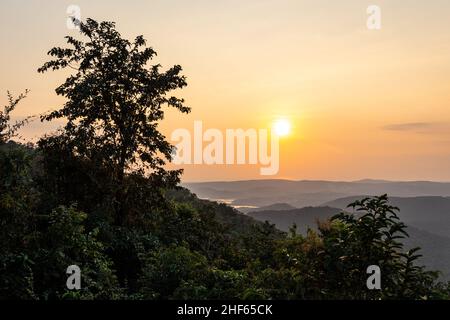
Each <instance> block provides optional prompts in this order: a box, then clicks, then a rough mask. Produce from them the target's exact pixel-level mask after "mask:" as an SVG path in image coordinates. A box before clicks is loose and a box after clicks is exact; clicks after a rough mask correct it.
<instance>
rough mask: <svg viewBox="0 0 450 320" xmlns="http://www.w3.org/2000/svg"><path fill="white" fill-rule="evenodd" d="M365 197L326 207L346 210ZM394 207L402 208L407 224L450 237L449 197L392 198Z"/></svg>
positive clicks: (328, 203) (404, 220)
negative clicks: (349, 205) (348, 206)
mask: <svg viewBox="0 0 450 320" xmlns="http://www.w3.org/2000/svg"><path fill="white" fill-rule="evenodd" d="M363 197H364V196H361V195H360V196H353V197H346V198H340V199H336V200H333V201H328V202H326V203H324V204H323V205H325V206H330V207H335V208H340V209H344V208H346V207H347V205H348V204H349V203H351V202H354V201H355V200H358V199H361V198H363ZM389 201H390V203H391V204H392V205H394V206H396V207H399V208H400V213H399V216H400V218H401V220H402V221H403V222H405V223H406V224H408V225H410V226H413V227H416V228H419V229H421V230H424V231H428V232H431V233H434V234H437V235H440V236H443V237H448V236H450V198H448V197H429V196H427V197H411V198H401V197H390V198H389Z"/></svg>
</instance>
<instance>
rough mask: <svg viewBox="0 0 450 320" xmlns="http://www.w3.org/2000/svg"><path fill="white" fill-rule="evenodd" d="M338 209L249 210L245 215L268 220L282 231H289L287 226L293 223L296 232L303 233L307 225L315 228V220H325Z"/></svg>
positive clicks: (338, 210) (337, 211)
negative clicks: (295, 226)
mask: <svg viewBox="0 0 450 320" xmlns="http://www.w3.org/2000/svg"><path fill="white" fill-rule="evenodd" d="M340 211H341V210H340V209H337V208H331V207H306V208H301V209H293V210H281V211H280V210H266V211H256V212H249V213H248V214H247V215H249V216H251V217H253V218H255V219H257V220H260V221H269V222H271V223H273V224H275V226H276V227H277V228H278V229H280V230H283V231H289V228H290V227H292V225H293V224H294V223H295V224H296V225H297V230H298V232H300V233H303V234H305V233H306V230H307V229H308V227H309V228H311V229H317V221H319V220H320V221H326V220H327V219H329V218H331V217H332V216H333V215H335V214H337V213H339V212H340Z"/></svg>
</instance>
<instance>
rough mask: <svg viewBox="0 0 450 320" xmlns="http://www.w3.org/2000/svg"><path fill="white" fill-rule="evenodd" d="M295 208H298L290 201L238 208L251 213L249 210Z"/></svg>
mask: <svg viewBox="0 0 450 320" xmlns="http://www.w3.org/2000/svg"><path fill="white" fill-rule="evenodd" d="M293 209H297V208H296V207H294V206H291V205H290V204H288V203H274V204H271V205H269V206H263V207H259V208H245V207H244V208H238V210H239V211H240V212H243V213H249V212H254V211H272V210H275V211H282V210H293Z"/></svg>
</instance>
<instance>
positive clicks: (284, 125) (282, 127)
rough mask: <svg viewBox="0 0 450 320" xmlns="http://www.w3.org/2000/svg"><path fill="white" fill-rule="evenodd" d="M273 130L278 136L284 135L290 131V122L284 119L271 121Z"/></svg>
mask: <svg viewBox="0 0 450 320" xmlns="http://www.w3.org/2000/svg"><path fill="white" fill-rule="evenodd" d="M273 130H274V131H275V134H276V135H277V136H279V137H284V136H287V135H288V134H289V132H291V124H290V123H289V121H288V120H286V119H279V120H277V121H275V122H274V123H273Z"/></svg>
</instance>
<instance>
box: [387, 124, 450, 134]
mask: <svg viewBox="0 0 450 320" xmlns="http://www.w3.org/2000/svg"><path fill="white" fill-rule="evenodd" d="M383 129H384V130H389V131H408V132H415V133H444V132H449V131H450V124H449V123H442V122H407V123H396V124H389V125H386V126H384V127H383Z"/></svg>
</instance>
